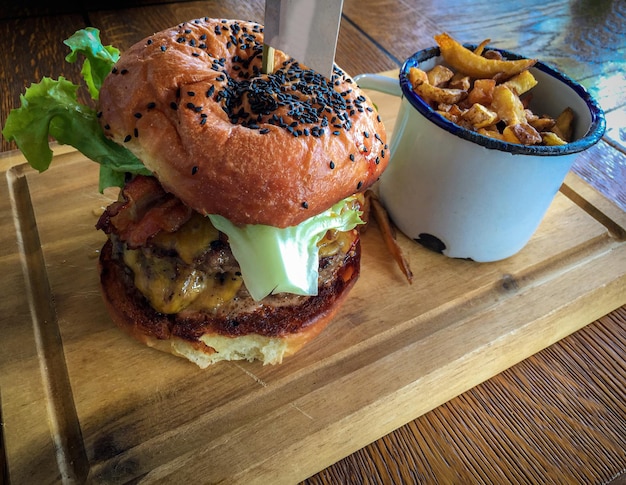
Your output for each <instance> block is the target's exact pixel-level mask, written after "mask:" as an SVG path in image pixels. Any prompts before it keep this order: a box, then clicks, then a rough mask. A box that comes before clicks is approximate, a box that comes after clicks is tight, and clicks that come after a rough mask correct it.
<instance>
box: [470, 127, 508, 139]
mask: <svg viewBox="0 0 626 485" xmlns="http://www.w3.org/2000/svg"><path fill="white" fill-rule="evenodd" d="M476 132H477V133H479V134H481V135H484V136H488V137H489V138H496V139H498V140H503V141H504V137H503V136H502V133H500V131H499V130H498V127H497V126H495V125H491V126H487V127H485V128H479V129H478V130H476Z"/></svg>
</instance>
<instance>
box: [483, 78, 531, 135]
mask: <svg viewBox="0 0 626 485" xmlns="http://www.w3.org/2000/svg"><path fill="white" fill-rule="evenodd" d="M491 106H492V108H493V110H494V111H495V112H496V113H498V117H499V118H500V119H501V120H502V121H504V122H505V123H506V124H507V125H516V124H518V123H525V122H526V113H525V112H524V106H523V105H522V102H521V101H520V99H519V98H518V97H517V96H516V95H515V93H514V92H513V91H511V90H510V89H509V88H508V87H506V86H504V85H502V84H499V85H497V86H496V87H495V88H494V89H493V101H492V103H491Z"/></svg>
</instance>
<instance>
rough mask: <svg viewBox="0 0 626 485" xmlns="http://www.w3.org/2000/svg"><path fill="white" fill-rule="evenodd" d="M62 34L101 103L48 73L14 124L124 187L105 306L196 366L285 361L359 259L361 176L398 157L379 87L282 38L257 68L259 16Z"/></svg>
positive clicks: (369, 178) (39, 156)
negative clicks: (120, 37)
mask: <svg viewBox="0 0 626 485" xmlns="http://www.w3.org/2000/svg"><path fill="white" fill-rule="evenodd" d="M66 43H67V44H68V45H69V46H70V48H71V49H72V54H71V55H69V56H68V60H70V61H75V60H76V56H77V55H78V54H83V55H84V56H85V58H86V60H85V62H84V65H83V73H85V72H87V74H88V75H86V76H85V79H86V83H87V86H88V88H89V92H90V93H91V95H92V97H93V98H94V99H95V102H94V107H93V108H90V107H86V106H83V105H81V104H80V103H78V101H77V98H76V92H77V89H78V88H77V87H76V86H75V85H73V84H72V83H69V82H68V81H67V80H65V79H63V78H59V79H58V80H51V79H44V80H43V81H42V82H41V83H40V84H38V85H33V86H31V87H30V88H29V89H28V90H27V93H26V96H25V97H24V98H23V102H22V107H21V108H20V109H19V110H14V111H12V112H11V114H10V116H9V119H8V120H7V124H6V126H5V130H4V132H3V133H4V135H5V137H7V138H8V139H11V140H15V141H16V143H17V144H18V146H19V147H20V149H22V151H23V152H24V153H25V155H26V157H27V159H28V160H29V162H30V163H31V164H32V165H33V166H34V167H35V168H37V169H39V170H45V169H46V168H47V166H48V165H49V163H50V159H51V157H50V155H49V153H48V152H47V150H48V151H49V148H47V140H45V141H44V140H43V139H42V135H41V133H42V132H45V138H47V136H48V135H50V136H52V137H53V138H55V139H56V140H57V141H59V142H60V143H69V144H72V145H74V146H75V147H76V148H77V149H79V150H80V151H81V152H82V153H84V154H85V155H86V156H88V157H89V158H91V159H93V160H95V161H97V162H99V163H100V164H101V170H100V189H101V190H102V189H104V188H105V187H107V186H109V185H116V186H119V187H120V191H119V197H118V199H117V200H116V201H115V202H113V203H112V204H110V205H109V206H108V207H107V208H106V210H105V211H104V213H103V214H102V216H101V217H100V218H99V220H98V223H97V225H96V227H97V229H99V230H102V231H103V232H104V233H105V234H106V235H107V240H106V242H105V244H104V246H103V248H102V251H101V253H100V258H99V265H98V267H99V273H100V286H101V289H102V295H103V299H104V302H105V305H106V307H107V309H108V311H109V313H110V315H111V318H112V320H113V321H114V322H115V323H116V324H117V325H118V326H119V327H120V328H122V329H123V330H125V331H126V332H128V333H129V334H130V335H131V336H133V337H134V338H136V339H137V340H139V341H140V342H143V343H144V344H147V345H148V346H150V347H154V348H157V349H159V350H163V351H167V352H170V353H172V354H174V355H177V356H181V357H185V358H187V359H189V360H190V361H192V362H195V363H196V364H197V365H198V366H200V367H202V368H205V367H207V366H209V365H210V364H213V363H215V362H218V361H222V360H241V359H246V360H255V359H256V360H260V361H262V362H263V363H266V364H268V363H272V364H274V363H280V362H281V361H282V359H283V358H284V357H285V356H288V355H291V354H293V353H295V352H296V351H298V350H299V349H300V348H301V347H302V346H303V345H305V344H306V343H307V342H309V341H310V340H311V339H313V338H314V337H315V336H316V335H318V334H319V333H320V332H321V331H322V330H323V329H324V328H325V327H326V326H327V325H328V323H329V322H330V320H331V319H332V318H333V316H334V315H335V314H336V313H337V311H338V309H339V307H340V305H341V304H342V302H343V301H344V300H345V299H346V297H347V295H348V293H349V291H350V289H351V288H352V287H353V286H354V284H355V282H356V280H357V279H358V277H359V273H360V257H361V256H360V243H359V229H360V227H362V224H363V217H362V215H363V210H364V196H363V193H364V191H365V190H366V189H367V188H368V187H370V186H371V185H372V184H373V183H374V182H375V181H376V180H377V179H378V178H379V176H380V175H381V173H382V172H383V170H384V169H385V167H386V165H387V161H388V155H387V152H388V147H387V145H386V134H385V128H384V126H383V123H382V122H381V119H380V117H379V115H378V114H377V111H376V109H375V106H374V105H373V104H372V103H371V101H370V100H369V99H368V97H367V96H366V95H365V94H364V93H363V92H362V91H361V90H360V89H359V87H358V86H357V85H356V84H355V82H354V81H353V80H352V79H351V78H350V77H349V76H348V75H347V74H346V73H345V72H344V71H343V70H341V69H340V68H339V67H337V66H335V67H334V69H333V73H332V76H331V78H330V79H329V78H327V77H325V76H323V75H321V74H320V73H318V72H315V71H313V70H311V69H308V68H307V67H306V66H304V65H302V64H300V63H298V61H297V60H295V59H293V58H290V57H289V56H288V55H287V54H285V53H283V52H281V51H278V50H277V51H275V54H274V55H275V58H274V66H275V68H274V70H273V72H269V73H264V72H263V70H262V57H263V28H262V26H261V25H259V24H256V23H253V22H243V21H237V20H224V19H211V18H202V19H196V20H192V21H189V22H185V23H182V24H180V25H178V26H175V27H173V28H170V29H167V30H164V31H162V32H158V33H155V34H154V35H151V36H149V37H147V38H145V39H143V40H141V41H140V42H138V43H137V44H135V45H133V46H132V47H131V48H130V49H128V50H127V51H125V52H124V53H123V54H121V55H120V54H119V51H117V50H116V49H115V48H113V47H111V46H106V47H104V46H102V45H101V43H100V39H99V36H98V32H97V30H95V29H86V30H84V31H80V32H77V33H76V34H75V35H74V36H72V37H71V38H70V39H68V41H66ZM105 68H106V69H105ZM44 105H45V106H46V107H45V108H43V107H42V106H44ZM48 105H52V106H54V108H50V107H49V106H48ZM68 105H69V106H72V109H73V111H74V112H75V113H73V114H71V115H68V114H67V112H68V109H67V106H68ZM38 106H39V108H37V107H38ZM61 106H63V109H61ZM33 109H35V110H36V111H35V112H33ZM37 110H39V111H37ZM44 113H45V114H44ZM76 113H78V116H77V115H76ZM33 124H36V125H37V126H39V132H38V133H37V136H34V135H33V134H32V131H33V126H32V125H33ZM37 137H38V138H37ZM35 138H36V142H34V140H35ZM44 145H46V146H44Z"/></svg>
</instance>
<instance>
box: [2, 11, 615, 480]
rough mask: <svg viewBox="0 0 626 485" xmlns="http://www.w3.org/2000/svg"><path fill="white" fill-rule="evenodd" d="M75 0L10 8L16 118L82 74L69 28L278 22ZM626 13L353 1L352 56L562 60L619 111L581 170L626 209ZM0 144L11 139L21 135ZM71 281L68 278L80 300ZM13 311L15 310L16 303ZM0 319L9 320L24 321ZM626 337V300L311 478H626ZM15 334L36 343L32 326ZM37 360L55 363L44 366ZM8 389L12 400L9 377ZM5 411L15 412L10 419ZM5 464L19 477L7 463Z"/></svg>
mask: <svg viewBox="0 0 626 485" xmlns="http://www.w3.org/2000/svg"><path fill="white" fill-rule="evenodd" d="M63 8H65V10H60V8H59V7H56V6H52V5H51V4H50V3H46V2H30V1H27V2H20V3H19V4H17V3H14V4H10V6H7V5H2V6H1V7H0V39H1V40H0V42H1V46H2V50H1V52H0V86H1V87H2V89H0V124H2V125H3V124H4V121H5V119H6V116H7V114H8V111H9V109H11V108H12V107H15V106H17V105H18V103H19V95H20V93H21V92H22V91H23V88H24V87H25V86H27V85H28V84H29V83H30V82H32V81H35V80H38V79H39V78H40V77H41V76H42V75H50V76H54V77H56V76H58V75H64V76H66V77H68V78H69V79H73V80H76V79H77V74H78V68H77V67H76V66H68V65H67V64H66V63H64V62H63V58H64V57H65V55H66V53H67V52H66V49H65V46H64V45H63V44H62V40H63V39H65V38H66V37H67V36H68V35H70V34H71V33H73V32H74V31H75V30H76V29H78V28H81V27H84V26H86V25H93V26H96V27H98V28H100V29H101V30H102V33H103V39H104V40H105V41H106V42H109V43H113V44H115V45H118V46H119V47H122V48H124V47H127V46H129V45H130V44H132V43H133V42H134V41H137V40H139V39H140V38H141V37H143V36H144V35H148V34H149V33H151V32H153V31H155V30H160V29H162V28H165V27H169V26H171V25H174V24H176V23H178V22H180V21H183V20H188V19H190V18H195V17H199V16H204V15H210V16H225V17H236V18H250V19H253V20H262V12H263V2H261V1H260V0H259V1H253V2H243V1H239V2H238V1H226V2H219V1H202V2H136V1H135V2H123V4H122V2H107V3H105V2H98V1H96V2H90V3H89V5H85V6H82V5H79V6H78V7H77V6H75V5H74V6H71V7H63ZM625 25H626V2H623V1H621V0H613V1H610V0H599V1H595V2H589V1H583V0H572V1H556V0H550V1H544V2H538V1H536V0H534V1H531V0H526V1H521V2H515V4H514V5H513V4H511V3H510V2H506V3H505V2H493V1H486V0H476V1H472V2H469V1H461V2H452V1H441V2H431V1H426V0H424V1H417V0H416V1H408V0H383V1H374V0H367V1H357V0H345V1H344V15H343V19H342V24H341V31H340V35H339V42H338V52H337V61H338V63H339V64H341V65H342V66H343V67H344V68H345V69H346V70H348V72H351V73H353V74H356V73H360V72H377V71H383V70H388V69H393V68H396V67H398V65H399V63H400V62H401V61H402V59H404V58H405V57H407V56H408V55H410V54H411V53H412V52H414V51H416V50H418V49H420V48H423V47H427V46H429V45H431V44H432V36H433V35H434V34H436V33H439V32H441V31H444V30H445V31H448V32H449V33H451V34H452V35H454V36H456V37H457V38H459V39H461V40H463V41H467V42H476V41H480V40H482V39H483V38H485V37H490V38H491V39H492V41H493V44H494V45H496V46H498V47H503V48H508V49H511V50H516V51H519V52H522V53H524V54H526V55H536V56H538V57H539V58H541V59H542V60H545V61H548V62H551V63H553V64H555V65H556V66H557V67H559V68H561V69H563V70H564V71H565V72H566V73H567V74H569V75H570V76H571V77H573V78H574V79H576V80H578V81H580V82H581V83H583V84H584V85H585V86H586V87H587V88H588V89H589V90H590V91H591V92H592V93H593V94H594V95H595V96H596V97H597V98H598V100H599V101H600V103H601V105H602V106H603V108H604V109H605V111H606V117H607V133H606V135H605V137H604V138H603V141H602V142H601V143H600V144H598V145H597V146H596V147H594V149H593V150H590V151H589V152H588V153H585V154H584V155H583V156H581V157H579V159H578V160H577V162H576V165H575V168H574V172H575V173H576V174H578V175H579V176H580V177H581V178H582V179H583V180H585V181H587V182H589V183H590V184H591V186H592V187H593V188H594V189H595V190H597V191H599V192H600V193H601V194H604V195H605V196H606V197H607V198H608V199H609V200H611V201H612V202H613V203H614V204H615V205H616V206H617V207H620V208H621V209H622V210H624V209H626V195H625V194H626V183H625V180H626V155H625V152H626V149H625V145H626V141H625V136H624V126H626V121H625V120H626V95H625V89H626V88H625V86H626V74H625V73H626V52H625V38H624V35H623V33H624V31H625ZM0 141H1V144H2V145H1V146H2V150H3V151H7V150H11V149H14V148H15V147H14V146H13V145H11V144H10V143H7V142H6V140H4V139H2V140H0ZM582 192H584V190H582ZM2 195H3V197H4V193H3V194H2ZM602 200H603V199H602ZM604 204H605V202H604V201H602V202H599V205H600V206H602V205H604ZM609 204H610V203H609ZM583 205H584V204H583ZM586 210H588V211H589V212H590V213H597V212H598V211H600V212H602V207H600V208H598V207H595V206H594V204H588V205H587V206H586ZM2 221H4V222H5V223H7V224H10V223H12V222H11V221H12V215H11V214H7V213H6V212H2V213H0V222H2ZM572 231H574V232H575V229H574V228H572ZM0 242H2V244H1V245H0V263H1V264H2V270H3V272H2V275H3V276H2V278H3V282H6V281H10V282H11V285H10V286H11V295H13V298H15V299H16V301H19V302H20V303H19V304H18V306H17V307H16V308H14V307H12V308H11V311H12V312H15V313H17V314H18V315H28V314H29V313H30V310H29V307H28V303H27V302H26V301H24V300H20V299H19V295H23V294H24V292H25V290H26V288H25V287H24V286H23V285H24V284H23V283H22V281H23V278H22V270H21V265H20V263H19V261H16V260H15V259H14V258H13V256H11V254H14V251H15V244H16V243H15V242H14V241H12V240H11V238H10V235H6V234H5V235H0ZM623 291H625V292H626V289H623ZM71 294H72V292H71V290H69V289H68V290H67V297H68V298H71ZM3 301H4V302H6V301H7V300H6V299H4V300H3ZM5 310H6V307H5V309H4V310H0V315H6V314H7V313H6V311H5ZM0 318H2V319H3V320H2V324H3V325H6V324H8V323H9V322H6V321H5V320H4V317H0ZM24 331H27V329H24ZM624 335H626V308H625V307H621V308H619V309H616V310H615V311H613V312H611V313H610V314H608V315H606V316H603V317H601V318H599V319H598V320H596V321H594V322H593V323H591V324H590V325H588V326H586V327H585V328H583V329H581V330H579V331H578V332H576V333H574V334H573V335H570V336H569V337H565V338H563V339H562V340H560V341H559V342H558V343H556V344H554V345H552V346H550V347H548V348H547V349H545V350H542V351H540V352H538V353H537V354H535V355H533V356H531V357H529V358H527V359H526V360H524V361H522V362H521V363H519V364H517V365H515V366H513V367H511V368H510V369H508V370H506V371H504V372H502V373H501V374H498V375H496V376H494V377H492V378H491V379H489V380H488V381H486V382H485V383H483V384H481V385H478V386H476V387H475V388H473V389H471V390H468V391H467V392H465V393H463V394H461V395H459V396H458V397H455V398H453V399H451V400H450V401H448V402H447V403H445V404H443V405H441V406H439V407H437V408H436V409H434V410H432V411H430V412H428V413H426V414H424V415H423V416H421V417H420V418H418V419H416V420H414V421H411V422H410V423H408V424H407V425H405V426H402V427H400V428H398V429H397V430H396V431H394V432H392V433H389V434H387V435H385V436H384V437H381V438H380V439H378V440H376V441H374V442H373V443H372V444H371V445H369V446H366V447H364V448H363V449H361V450H359V451H356V452H355V453H353V454H351V455H349V456H348V457H346V458H344V459H342V460H340V461H338V462H337V463H335V464H334V465H332V466H330V467H328V468H327V469H325V470H323V471H322V472H320V473H318V474H316V475H314V476H312V477H311V478H309V479H308V480H307V482H308V483H413V482H421V483H494V482H495V481H497V482H501V481H500V480H496V478H499V477H504V480H503V481H506V482H510V483H594V484H595V483H597V484H601V483H608V482H610V481H613V483H623V479H620V478H619V477H620V475H622V474H624V473H625V472H626V455H625V452H624V449H625V448H626V446H625V443H624V436H625V435H626V433H625V429H624V428H625V423H626V408H625V405H624V402H625V401H624V391H623V390H624V384H625V383H624V375H625V374H626V372H625V370H626V368H625V365H626V364H625V362H626V348H625V343H624ZM53 337H54V336H53ZM10 344H11V345H24V344H23V343H22V341H21V340H19V339H17V340H16V341H15V342H10ZM23 351H24V352H25V353H28V352H35V353H36V351H37V350H36V349H29V348H24V349H23ZM1 358H4V356H2V357H0V359H1ZM29 371H31V372H32V373H33V375H39V374H41V370H40V369H38V368H34V369H29ZM22 385H23V388H24V390H25V392H31V393H32V395H33V397H34V396H36V395H39V393H41V392H43V391H44V389H43V386H42V381H41V380H38V379H34V380H33V381H29V382H24V383H23V384H22ZM0 399H2V404H3V407H2V409H4V404H5V399H6V397H5V393H4V391H3V386H2V381H0ZM60 405H62V403H60ZM20 413H21V416H23V419H24V420H25V421H26V422H28V423H29V424H32V425H31V427H30V428H29V429H32V430H33V431H32V432H33V433H36V430H37V427H38V424H37V422H36V421H35V422H33V421H34V419H36V417H37V416H45V413H46V410H45V406H44V403H43V402H42V401H41V400H38V399H35V398H33V400H32V401H31V402H30V403H29V404H28V405H27V406H25V407H24V408H23V409H21V410H20ZM5 418H6V413H4V414H2V419H3V428H4V427H5V426H4V420H5ZM94 445H97V446H94V449H96V450H98V453H99V454H100V455H99V456H109V455H111V454H112V453H115V450H116V448H115V443H113V442H107V441H106V440H104V441H102V442H98V443H94ZM38 453H40V461H39V464H38V465H37V466H35V467H33V471H35V470H36V471H38V472H41V475H40V477H43V476H45V473H44V472H45V470H46V469H47V468H46V463H54V464H55V466H56V461H55V459H54V445H53V444H52V443H50V444H49V446H47V447H44V448H42V449H41V450H39V451H38ZM313 453H315V451H313ZM3 463H5V462H4V461H3V454H0V465H2V464H3ZM0 470H3V468H2V467H1V466H0ZM3 472H4V474H5V475H6V472H7V470H6V468H5V469H4V470H3ZM622 476H623V475H622ZM620 480H621V481H620ZM45 482H46V480H42V481H36V482H35V483H45Z"/></svg>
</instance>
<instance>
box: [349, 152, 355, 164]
mask: <svg viewBox="0 0 626 485" xmlns="http://www.w3.org/2000/svg"><path fill="white" fill-rule="evenodd" d="M350 161H351V162H354V155H353V154H352V153H351V154H350Z"/></svg>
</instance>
